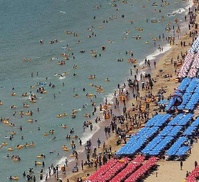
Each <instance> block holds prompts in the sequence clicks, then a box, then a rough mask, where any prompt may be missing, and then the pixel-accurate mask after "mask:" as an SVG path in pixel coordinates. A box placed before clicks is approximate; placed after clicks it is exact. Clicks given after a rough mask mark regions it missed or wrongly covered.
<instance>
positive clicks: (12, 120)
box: [0, 1, 195, 181]
mask: <svg viewBox="0 0 199 182" xmlns="http://www.w3.org/2000/svg"><path fill="white" fill-rule="evenodd" d="M65 3H68V4H67V5H68V6H66V4H65ZM77 4H78V3H77V2H69V1H63V2H62V1H61V2H59V3H57V4H56V5H55V6H54V2H53V1H51V3H48V6H46V4H45V2H43V3H42V4H41V5H40V6H39V8H38V9H37V11H34V9H31V8H28V10H29V11H27V12H26V15H27V16H26V17H23V15H21V17H20V13H18V9H17V8H18V6H17V8H16V9H13V11H10V12H12V13H13V14H14V13H16V21H17V22H18V23H19V24H20V26H17V25H16V24H14V23H13V24H11V23H10V24H8V27H9V26H11V25H12V26H13V29H14V30H15V32H14V33H13V32H12V31H6V30H7V29H6V28H5V30H4V35H5V37H6V36H7V37H9V38H10V39H9V38H8V39H7V40H6V39H5V37H3V39H2V42H3V44H2V45H1V46H2V47H1V49H2V50H4V54H3V55H2V58H1V62H0V64H1V67H2V68H4V69H3V70H2V72H1V73H0V74H1V80H0V81H1V82H0V85H1V98H0V100H1V108H0V109H1V125H2V127H1V134H0V136H1V142H2V144H1V151H2V153H1V155H2V157H1V159H0V161H1V162H3V163H4V164H5V167H4V169H2V174H4V175H3V176H2V180H4V181H6V180H9V179H8V178H9V176H17V177H18V178H19V181H26V180H27V175H28V174H30V176H29V177H31V178H33V177H34V178H36V179H37V180H40V181H45V179H46V180H47V181H57V178H62V179H63V181H67V179H69V180H70V181H77V178H78V177H83V176H84V177H85V175H86V174H89V175H90V174H91V173H93V172H94V171H96V169H98V168H99V164H96V163H95V165H96V166H95V167H88V164H86V165H83V168H84V170H82V169H81V168H82V162H83V163H84V162H86V161H87V159H86V158H88V157H90V156H87V155H86V153H85V146H86V144H88V141H89V142H91V143H92V145H91V152H92V153H93V151H94V149H95V150H96V153H97V156H98V154H99V153H102V155H103V153H104V152H105V151H110V150H111V153H112V154H114V153H115V152H116V151H118V150H119V149H120V148H121V147H122V146H123V145H124V143H123V141H122V143H118V145H117V141H118V139H119V138H118V137H119V136H120V134H118V133H117V131H118V129H117V128H121V130H125V131H126V130H128V133H127V135H129V134H135V133H136V132H137V131H139V130H140V128H142V127H144V123H145V122H146V121H147V119H148V118H151V117H152V116H153V115H154V114H155V113H156V112H157V111H158V110H157V106H155V103H154V102H150V104H149V105H147V104H146V103H145V100H144V98H145V97H146V95H148V94H149V92H150V94H152V95H155V94H156V93H157V91H158V90H159V89H164V90H166V93H165V94H164V97H165V98H167V97H168V96H169V95H170V94H172V93H173V91H174V89H175V88H176V87H177V85H178V82H177V80H176V79H175V78H176V77H177V70H176V68H175V67H174V66H173V63H174V62H175V60H176V58H177V56H178V55H181V52H184V53H185V51H186V50H188V49H189V47H190V45H189V43H190V42H191V41H192V40H191V38H190V37H189V36H188V35H189V34H185V32H186V31H187V29H188V27H187V26H188V25H187V22H188V20H187V22H186V20H185V17H184V15H185V14H184V13H187V12H188V11H189V7H190V6H191V4H192V1H185V2H184V1H179V2H173V1H171V2H170V1H165V2H159V3H158V4H152V2H150V1H147V2H140V3H137V4H136V5H135V4H134V3H131V2H128V1H121V2H120V1H118V2H116V1H111V2H108V1H107V2H102V3H99V2H92V3H90V2H88V1H86V2H85V3H81V6H82V7H84V8H79V6H77ZM19 5H20V6H21V8H22V9H23V6H25V4H23V3H22V2H21V3H19ZM4 6H5V3H3V2H2V7H4ZM35 6H36V2H35ZM43 6H44V7H45V8H44V9H45V11H43V9H42V7H43ZM14 7H16V6H14ZM51 7H54V8H51ZM70 7H73V8H74V7H75V8H77V10H78V12H79V14H74V13H73V10H74V9H72V8H70ZM48 8H49V10H51V11H48ZM86 8H87V9H89V11H87V9H86ZM136 8H137V9H136ZM84 9H85V11H84ZM132 9H133V11H136V10H137V12H136V13H137V17H139V18H138V19H136V18H132V17H133V15H134V14H133V12H132V11H131V10H132ZM144 10H146V14H144V13H140V12H143V11H144ZM15 11H16V12H15ZM8 12H9V11H8ZM20 12H21V11H20ZM30 12H32V13H33V14H34V15H35V16H31V13H30ZM68 12H70V13H69V14H70V16H71V17H70V16H68V15H67V13H68ZM126 12H129V13H130V14H126ZM50 13H51V14H50ZM139 13H140V16H139ZM5 15H8V14H6V13H5ZM51 15H52V16H51ZM42 16H43V17H42ZM84 16H85V18H84ZM22 17H23V18H24V19H23V18H22ZM4 18H6V16H4ZM26 18H27V19H26ZM18 20H20V21H18ZM87 20H88V21H87ZM2 21H3V20H2ZM73 21H74V22H76V23H73ZM178 21H179V22H178ZM5 22H6V19H5ZM29 22H34V23H29ZM63 22H64V23H63ZM140 22H142V23H140ZM178 23H179V24H178ZM3 25H7V24H5V23H4V21H3ZM27 25H29V26H27ZM37 25H39V27H40V28H38V27H37ZM178 26H180V27H178ZM24 27H26V28H24ZM179 28H180V29H179ZM8 30H10V27H9V28H8ZM33 30H35V31H33ZM175 31H176V32H175ZM180 31H182V32H180ZM17 33H18V34H17ZM16 35H18V36H16ZM173 36H174V37H175V41H173V40H172V39H170V38H171V37H173ZM11 40H13V41H11ZM25 40H26V41H25ZM181 41H185V42H186V46H183V47H182V46H180V42H181ZM173 44H174V45H173ZM11 47H12V51H11ZM172 58H173V60H172ZM147 59H149V61H148V60H147ZM13 63H14V64H13ZM13 70H14V71H13ZM160 70H161V71H160ZM8 73H9V74H8ZM141 75H142V76H143V78H141ZM145 75H151V77H152V80H153V83H154V84H153V85H150V84H149V81H151V79H150V77H149V76H148V77H146V78H144V77H145ZM165 75H166V77H165ZM171 75H172V76H171ZM129 79H131V80H137V79H138V86H135V88H134V86H133V88H130V85H128V84H130V83H129V82H128V80H129ZM136 84H137V83H136ZM142 84H144V85H142ZM150 87H153V89H151V88H150ZM134 89H135V90H134ZM137 89H139V90H137ZM150 94H149V95H150ZM146 105H147V109H146V112H143V114H142V115H140V116H139V119H138V120H137V119H136V121H130V119H129V118H128V117H129V116H130V115H131V114H132V115H133V116H134V114H137V116H136V117H137V118H138V115H139V110H140V109H142V107H144V108H145V107H146ZM132 108H133V109H135V110H133V111H135V112H133V111H132V112H131V109H132ZM154 109H156V110H154ZM127 111H128V112H127ZM130 112H131V113H130ZM126 113H128V114H127V115H129V116H128V117H127V115H126ZM122 115H123V116H122ZM119 116H120V117H119ZM121 116H122V117H121ZM124 118H125V119H124ZM127 118H128V119H127ZM113 119H114V122H113ZM105 128H106V129H107V130H105ZM122 132H123V131H122ZM116 133H117V134H116ZM98 139H99V140H98ZM126 140H128V138H127V139H126ZM120 141H121V140H119V141H118V142H120ZM26 151H27V152H26ZM193 153H194V149H193ZM44 156H45V157H44ZM95 157H96V156H95ZM95 157H93V156H91V159H92V160H94V161H95ZM75 158H76V159H75ZM194 158H195V157H194ZM66 159H67V162H66ZM82 160H83V161H82ZM188 160H189V158H188ZM9 161H12V162H13V165H10V162H9ZM161 162H162V163H164V161H159V163H160V168H159V169H160V171H159V172H158V177H156V176H155V174H154V175H151V176H150V178H147V180H153V181H154V180H157V179H160V178H161V179H162V177H161V175H162V176H163V175H164V174H165V173H164V172H162V171H164V170H165V169H164V167H163V168H161V166H165V165H161V164H162V163H161ZM66 163H67V166H68V167H67V166H65V169H66V171H63V169H64V168H63V166H64V165H66ZM190 163H191V162H190ZM76 165H77V166H78V168H79V172H78V173H72V170H73V169H74V166H76ZM92 165H93V164H92ZM169 166H170V165H169V164H168V166H166V168H168V169H170V167H169ZM177 166H178V167H179V164H178V163H177V162H176V168H177ZM186 167H187V168H186V170H189V171H190V170H191V164H190V168H189V165H186ZM32 170H33V171H34V172H33V171H32ZM183 170H184V169H183ZM181 172H182V171H181ZM155 177H156V178H155ZM153 178H154V179H153ZM163 178H165V179H166V177H163ZM174 178H175V176H174ZM176 179H177V178H176ZM182 179H183V177H182ZM167 180H168V179H167Z"/></svg>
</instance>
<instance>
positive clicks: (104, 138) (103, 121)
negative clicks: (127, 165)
mask: <svg viewBox="0 0 199 182" xmlns="http://www.w3.org/2000/svg"><path fill="white" fill-rule="evenodd" d="M183 37H184V34H183V35H182V37H181V38H183ZM181 38H180V40H181ZM180 40H177V41H178V42H179V41H180ZM174 47H175V45H174ZM174 47H173V46H171V49H169V50H168V51H166V52H165V53H162V54H160V55H158V56H156V57H155V60H157V68H158V67H160V66H159V64H160V63H159V62H161V60H162V57H165V56H166V55H167V54H169V53H168V52H170V51H171V50H172V49H174ZM156 72H157V69H153V70H150V71H149V73H151V74H152V75H155V74H156ZM132 100H133V99H132V97H131V98H130V99H129V101H128V102H127V105H128V107H130V106H131V102H132ZM133 102H134V100H133ZM116 113H117V114H119V113H120V114H121V113H122V108H120V109H119V111H117V112H116ZM93 122H94V121H93ZM109 122H110V120H101V121H100V123H99V127H105V126H107V125H109V124H110V123H109ZM102 136H103V137H102ZM99 137H100V139H101V141H103V140H106V136H104V131H103V128H100V129H99V130H98V131H97V132H96V133H95V134H94V135H93V136H92V138H91V140H92V143H94V142H95V141H96V140H97V138H99ZM114 137H115V136H113V135H111V136H110V138H108V140H112V139H113V138H114ZM102 143H103V142H102ZM108 143H110V142H108ZM96 145H97V143H96ZM118 147H119V148H120V147H121V146H118ZM77 150H78V149H77ZM83 153H84V152H81V153H80V154H79V158H83V157H85V154H83ZM74 164H75V161H73V162H71V164H69V167H68V168H70V169H71V167H73V166H74ZM68 168H67V169H68ZM60 172H61V171H60ZM59 175H60V176H61V178H63V180H64V181H65V180H66V178H70V177H72V176H76V173H74V174H73V173H72V172H69V173H68V172H67V175H66V176H65V175H64V174H61V173H60V174H59ZM52 178H54V177H52ZM54 180H56V179H51V178H49V179H48V181H54ZM70 181H71V180H70Z"/></svg>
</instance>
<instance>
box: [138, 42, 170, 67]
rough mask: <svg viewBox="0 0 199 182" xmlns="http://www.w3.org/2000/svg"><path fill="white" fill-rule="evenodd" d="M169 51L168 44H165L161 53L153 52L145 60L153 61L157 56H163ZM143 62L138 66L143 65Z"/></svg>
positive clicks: (158, 51)
mask: <svg viewBox="0 0 199 182" xmlns="http://www.w3.org/2000/svg"><path fill="white" fill-rule="evenodd" d="M169 49H171V46H170V44H166V45H165V46H163V51H160V50H158V49H157V50H155V51H154V52H153V53H152V54H150V55H148V56H147V57H146V58H147V59H149V60H154V59H155V58H156V57H157V56H159V55H161V54H164V53H165V52H167V51H168V50H169ZM144 62H145V61H141V62H140V64H139V65H140V66H141V65H143V64H144Z"/></svg>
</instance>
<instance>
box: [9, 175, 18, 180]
mask: <svg viewBox="0 0 199 182" xmlns="http://www.w3.org/2000/svg"><path fill="white" fill-rule="evenodd" d="M9 179H10V180H19V177H18V176H10V177H9Z"/></svg>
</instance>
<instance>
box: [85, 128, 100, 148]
mask: <svg viewBox="0 0 199 182" xmlns="http://www.w3.org/2000/svg"><path fill="white" fill-rule="evenodd" d="M99 129H100V127H99V125H97V124H93V130H92V131H90V129H89V128H88V129H86V131H85V132H84V133H83V135H82V138H81V140H82V145H84V144H86V142H87V141H88V140H90V139H91V138H92V136H93V135H94V134H95V133H96V132H97V131H98V130H99ZM87 130H89V132H88V131H87Z"/></svg>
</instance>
